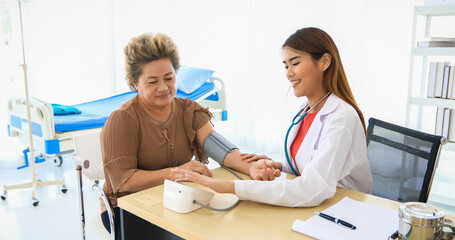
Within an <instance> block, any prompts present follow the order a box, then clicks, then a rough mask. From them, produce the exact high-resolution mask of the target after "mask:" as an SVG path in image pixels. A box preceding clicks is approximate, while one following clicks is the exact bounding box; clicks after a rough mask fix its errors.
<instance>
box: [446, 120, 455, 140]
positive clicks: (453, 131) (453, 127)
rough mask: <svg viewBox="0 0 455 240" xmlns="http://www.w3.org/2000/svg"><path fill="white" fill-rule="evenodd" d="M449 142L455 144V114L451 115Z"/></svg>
mask: <svg viewBox="0 0 455 240" xmlns="http://www.w3.org/2000/svg"><path fill="white" fill-rule="evenodd" d="M447 140H449V142H455V114H453V115H452V114H450V122H449V137H448V138H447Z"/></svg>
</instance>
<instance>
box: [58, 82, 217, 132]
mask: <svg viewBox="0 0 455 240" xmlns="http://www.w3.org/2000/svg"><path fill="white" fill-rule="evenodd" d="M214 88H215V84H214V83H213V82H207V83H204V84H203V85H202V86H201V87H199V88H198V89H197V90H196V91H194V92H192V93H190V94H186V93H184V92H182V91H180V90H177V93H176V95H175V97H178V98H189V99H191V100H196V99H198V98H200V97H202V96H203V95H204V94H207V93H208V92H210V91H212V90H213V89H214ZM136 95H137V93H136V92H126V93H122V94H119V95H115V96H112V97H109V98H104V99H99V100H96V101H92V102H87V103H81V104H77V105H72V106H74V107H76V108H77V109H79V110H80V111H81V114H74V115H56V116H54V125H55V132H69V131H76V130H84V129H92V128H99V127H102V126H104V123H105V122H106V120H107V118H108V117H109V116H110V115H111V113H112V112H113V111H114V110H116V109H117V108H118V107H120V106H121V105H122V104H123V103H125V102H126V101H128V100H130V99H131V98H133V97H134V96H136ZM206 99H209V100H213V101H218V93H214V94H212V95H210V96H209V97H207V98H206Z"/></svg>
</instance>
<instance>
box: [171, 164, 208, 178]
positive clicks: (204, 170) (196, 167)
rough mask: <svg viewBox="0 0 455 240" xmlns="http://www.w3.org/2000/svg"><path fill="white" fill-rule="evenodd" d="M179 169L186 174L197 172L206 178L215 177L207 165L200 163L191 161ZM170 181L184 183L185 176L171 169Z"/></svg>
mask: <svg viewBox="0 0 455 240" xmlns="http://www.w3.org/2000/svg"><path fill="white" fill-rule="evenodd" d="M178 168H180V169H183V170H184V171H185V172H197V173H199V174H202V175H204V176H208V177H213V175H212V172H211V171H210V170H209V168H208V167H207V165H205V164H203V163H201V162H199V161H195V160H191V161H189V162H187V163H185V164H183V165H181V166H178ZM169 179H170V180H177V179H180V180H181V181H183V180H184V175H182V174H179V173H177V172H174V171H172V169H171V176H170V177H169Z"/></svg>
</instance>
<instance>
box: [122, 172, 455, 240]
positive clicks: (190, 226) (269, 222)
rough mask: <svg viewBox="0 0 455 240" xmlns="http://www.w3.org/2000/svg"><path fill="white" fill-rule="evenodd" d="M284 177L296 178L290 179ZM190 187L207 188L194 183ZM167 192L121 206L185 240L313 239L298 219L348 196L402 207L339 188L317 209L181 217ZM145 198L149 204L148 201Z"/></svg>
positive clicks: (244, 208) (157, 190)
mask: <svg viewBox="0 0 455 240" xmlns="http://www.w3.org/2000/svg"><path fill="white" fill-rule="evenodd" d="M212 172H213V175H214V176H215V177H216V178H222V179H236V178H235V177H234V175H232V174H231V173H229V172H228V171H227V170H225V169H222V168H217V169H214V170H212ZM243 176H244V177H246V176H245V175H243ZM283 177H287V178H293V176H290V175H287V176H283ZM245 179H246V178H245ZM187 184H188V185H191V186H194V187H198V188H204V187H202V186H200V185H197V184H194V183H187ZM204 189H207V188H204ZM163 190H164V186H163V185H160V186H157V187H154V188H150V189H147V190H144V191H141V192H138V193H134V194H131V195H128V196H125V197H122V198H119V199H118V205H119V207H121V208H122V209H124V210H127V211H129V212H131V213H133V214H135V215H137V216H139V217H141V218H143V219H145V220H147V221H149V222H152V223H154V224H156V225H158V226H160V227H162V228H164V229H166V230H168V231H170V232H172V233H174V234H176V235H179V236H180V237H183V238H185V239H244V238H245V236H254V239H286V240H288V239H312V238H310V237H307V236H305V235H303V234H300V233H297V232H294V231H292V229H291V227H292V223H293V222H294V221H295V220H296V219H300V220H307V219H309V218H310V217H312V216H314V212H322V211H323V210H324V209H326V208H328V207H330V206H332V205H333V204H335V203H337V202H338V201H340V200H341V199H343V198H344V197H346V196H348V197H350V198H351V199H354V200H357V201H361V202H366V203H370V204H373V205H377V206H381V207H384V208H388V209H392V210H398V207H399V205H400V203H399V202H395V201H392V200H388V199H384V198H380V197H376V196H373V195H369V194H364V193H361V192H356V191H353V190H349V189H345V188H338V189H337V192H336V194H335V196H334V197H333V198H331V199H328V200H326V201H324V202H323V203H322V204H321V205H319V206H317V207H309V208H288V207H277V206H272V205H267V204H262V203H256V202H251V201H242V202H241V203H240V204H239V205H238V206H237V207H235V208H234V209H232V210H230V211H227V212H216V211H212V210H208V209H205V208H200V209H198V210H196V211H194V212H191V213H187V214H179V213H176V212H173V211H171V210H169V209H166V208H164V207H163V201H162V199H163ZM144 198H147V200H146V201H144V200H143V199H144ZM397 217H398V216H397ZM449 218H451V217H449ZM452 219H453V218H452ZM397 227H398V226H397ZM391 234H392V233H391Z"/></svg>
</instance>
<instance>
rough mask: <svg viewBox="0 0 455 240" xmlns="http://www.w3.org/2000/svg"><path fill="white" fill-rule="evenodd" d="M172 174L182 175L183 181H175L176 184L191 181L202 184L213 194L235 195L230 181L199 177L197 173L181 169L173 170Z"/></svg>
mask: <svg viewBox="0 0 455 240" xmlns="http://www.w3.org/2000/svg"><path fill="white" fill-rule="evenodd" d="M171 171H172V172H174V173H175V174H178V175H182V176H184V177H185V178H184V179H177V180H176V181H177V182H182V181H192V182H195V183H199V184H202V185H204V186H206V187H209V188H211V189H213V190H214V191H215V192H219V193H235V186H234V181H232V180H223V179H217V178H211V177H207V176H204V175H201V174H199V173H197V172H193V171H188V170H184V169H181V168H173V169H171Z"/></svg>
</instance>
